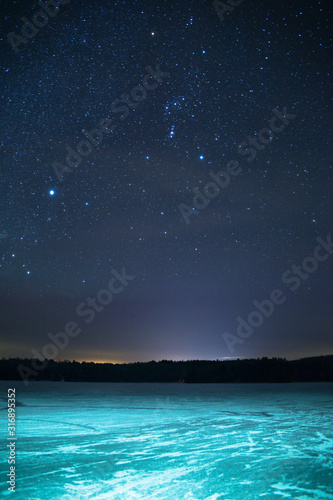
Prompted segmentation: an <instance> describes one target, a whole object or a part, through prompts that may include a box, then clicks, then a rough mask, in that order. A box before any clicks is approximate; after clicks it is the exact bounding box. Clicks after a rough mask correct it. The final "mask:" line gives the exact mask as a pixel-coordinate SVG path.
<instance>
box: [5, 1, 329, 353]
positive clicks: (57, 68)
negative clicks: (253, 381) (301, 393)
mask: <svg viewBox="0 0 333 500" xmlns="http://www.w3.org/2000/svg"><path fill="white" fill-rule="evenodd" d="M0 9H1V16H0V17H1V33H2V35H1V39H0V51H1V54H0V55H1V66H0V70H1V84H2V88H1V97H2V99H1V103H0V106H1V116H2V130H1V142H0V147H1V184H0V189H1V194H0V203H1V212H0V214H1V215H0V217H1V221H0V223H1V226H0V236H1V238H0V255H1V276H2V279H1V282H0V295H1V325H2V326H1V330H0V335H1V347H2V349H1V351H2V355H3V356H7V357H9V356H26V357H31V356H32V351H31V350H32V349H36V350H37V352H39V353H40V352H42V350H43V348H44V347H45V345H46V344H48V343H50V337H49V336H48V334H49V333H53V334H56V333H57V332H60V331H64V329H65V325H67V323H68V322H70V321H72V322H75V323H76V324H77V325H78V327H79V328H80V333H79V334H77V335H76V336H73V337H71V338H70V341H69V342H68V344H67V345H66V347H65V348H61V349H60V348H59V349H58V351H59V352H58V353H57V354H56V355H55V356H54V357H56V358H59V359H76V360H107V361H123V362H127V361H146V360H151V359H155V360H159V359H163V358H167V359H175V360H176V359H217V358H219V359H221V358H224V357H236V358H237V357H258V356H282V357H287V358H296V357H303V356H312V355H320V354H332V352H333V340H332V338H333V337H332V323H333V315H332V307H331V298H332V279H331V276H332V268H333V257H332V256H331V253H330V247H329V244H327V243H326V246H327V248H328V249H326V250H325V249H324V247H323V246H321V248H322V249H321V250H320V251H319V250H317V253H316V255H317V257H314V254H315V249H316V248H317V247H318V244H319V243H318V241H317V238H322V240H323V241H324V242H325V241H327V240H329V234H330V233H331V229H332V213H333V211H332V209H333V204H332V180H333V170H332V154H331V153H332V108H331V107H330V106H329V105H330V103H331V97H332V94H331V92H330V82H331V75H330V73H331V60H330V58H329V47H330V45H331V39H330V31H329V25H330V24H329V23H330V22H331V20H332V16H331V14H332V12H331V11H329V2H325V1H322V2H318V1H314V2H307V3H304V2H301V1H298V0H296V1H293V2H285V1H282V2H274V1H266V2H263V3H262V2H260V5H259V4H258V3H253V2H249V1H246V0H244V2H242V3H241V4H240V5H239V6H237V7H235V8H234V10H233V11H231V12H230V13H229V14H225V15H224V16H222V15H221V12H220V16H219V15H218V12H217V11H216V10H215V9H214V6H213V2H210V1H202V2H200V1H196V2H190V3H188V2H183V1H163V0H157V1H156V2H151V1H148V0H146V1H134V2H129V1H121V2H107V1H105V0H101V1H100V0H98V1H96V2H91V5H89V3H88V2H80V3H76V2H70V3H68V4H63V5H60V8H59V11H58V12H54V11H53V14H52V15H53V17H52V16H51V14H49V15H48V14H45V12H46V13H47V12H49V13H50V12H52V11H50V10H49V11H48V10H47V9H51V7H50V5H49V6H48V7H47V6H46V7H45V8H44V11H42V12H44V15H39V17H38V16H37V17H36V13H37V12H38V11H41V7H39V6H38V4H37V2H30V1H3V2H2V3H1V7H0ZM34 16H35V17H34ZM222 17H223V19H222ZM22 18H24V19H23V20H22ZM33 19H34V20H35V21H36V23H37V24H38V23H39V25H42V24H45V26H41V27H39V28H33V27H32V28H31V24H30V32H29V28H25V31H24V33H25V34H27V33H28V36H30V39H27V38H25V39H23V41H22V38H21V39H20V38H18V36H22V32H21V31H22V24H23V23H26V21H28V24H29V23H31V22H32V20H33ZM37 29H38V32H37ZM31 30H34V31H31ZM9 33H12V35H10V38H8V36H7V35H8V34H9ZM13 33H14V34H15V35H13ZM24 40H25V42H24ZM11 43H12V44H13V45H15V47H12V46H11ZM149 68H150V69H149ZM156 68H157V76H156ZM160 72H162V75H160V76H159V73H160ZM154 74H155V76H154ZM148 76H149V77H150V78H148ZM281 116H282V118H281ZM274 117H276V119H275V120H273V118H274ZM278 117H280V118H278ZM106 119H108V121H106ZM101 125H103V126H104V127H106V128H104V133H103V136H102V135H101V132H100V133H99V134H98V133H97V132H95V133H94V134H93V137H91V136H90V137H89V136H87V134H85V133H84V131H86V132H91V131H92V130H94V129H96V128H97V129H99V130H101ZM107 127H110V128H109V129H108V128H107ZM111 128H113V131H111ZM106 132H107V133H106ZM89 138H90V142H88V143H87V142H85V143H82V141H87V140H88V139H89ZM91 143H93V144H91ZM240 145H241V147H239V146H240ZM73 151H74V152H73ZM68 152H71V155H69V157H68V158H67V163H66V156H67V155H68ZM229 162H233V163H229ZM236 162H238V163H236ZM75 165H77V166H75ZM221 171H224V172H226V173H224V174H221V175H220V177H219V179H216V177H215V185H214V184H211V185H210V187H206V185H207V183H212V182H213V176H214V174H215V175H216V174H217V173H219V172H221ZM228 172H229V173H228ZM218 181H219V182H220V187H219V192H218V191H217V184H216V182H218ZM196 189H198V190H199V192H200V193H201V194H200V195H199V197H197V198H196V199H195V200H193V197H194V194H195V193H196V194H198V191H193V190H196ZM205 189H206V191H205V193H206V196H204V194H203V193H204V190H205ZM207 196H208V197H209V196H211V198H210V200H209V198H207ZM200 204H201V205H200ZM184 214H185V217H183V215H184ZM186 214H187V215H186ZM332 252H333V250H332ZM326 257H327V258H326ZM308 258H310V259H308ZM304 259H307V260H306V261H304ZM320 259H321V260H320ZM293 266H302V267H303V270H302V269H301V270H300V269H298V270H297V268H295V267H294V268H293ZM304 266H305V268H306V269H307V270H308V272H306V271H304ZM123 268H125V271H124V272H123V276H124V275H129V276H131V277H134V276H135V278H134V279H129V280H128V284H126V285H124V283H122V281H121V280H120V279H119V278H118V279H117V278H115V275H114V274H112V271H116V272H118V273H120V274H122V269H123ZM288 272H289V274H288ZM297 274H298V277H295V276H296V275H297ZM305 275H307V276H308V277H305ZM282 276H284V278H283V277H282ZM122 279H123V281H124V278H122ZM297 279H298V281H299V283H298V286H297ZM110 280H113V281H112V282H111V281H110ZM288 280H289V281H288ZM109 284H110V287H111V288H109V290H111V289H112V287H113V290H114V292H113V296H112V301H111V302H110V303H107V302H108V301H110V300H111V296H110V294H111V291H109V292H101V290H107V289H108V285H109ZM291 287H293V288H294V290H293V289H291ZM275 289H279V290H281V297H282V298H281V297H280V299H281V303H280V304H277V303H276V304H275V305H274V311H273V312H272V308H270V306H269V304H268V305H267V303H266V316H267V317H265V315H264V313H263V312H261V313H260V314H261V315H262V320H261V319H260V315H258V313H257V314H256V315H252V316H251V317H250V318H251V321H253V322H254V323H255V322H256V321H257V323H258V326H255V327H253V328H252V330H253V332H251V325H249V327H248V328H247V327H243V330H242V331H241V332H243V337H241V336H239V335H237V332H236V328H237V325H238V324H239V322H240V321H241V320H240V319H239V317H242V318H243V319H244V320H247V318H248V316H249V315H250V314H251V313H252V312H253V311H254V310H255V306H254V305H253V302H254V301H258V302H259V303H262V301H264V300H267V299H270V296H271V294H272V292H273V290H275ZM115 290H117V293H116V292H115ZM89 297H90V299H89ZM96 297H98V299H96V300H97V302H94V298H96ZM274 297H275V296H274ZM276 297H277V296H276ZM101 301H102V302H103V301H104V304H105V305H104V306H102V305H101ZM282 302H283V303H282ZM88 303H89V304H90V305H89V304H88ZM78 307H79V310H78V309H77V308H78ZM88 309H90V311H92V312H90V313H89V312H87V310H88ZM257 311H258V308H257ZM237 318H238V319H237ZM89 319H90V320H91V321H90V322H87V321H86V320H89ZM226 332H228V333H229V334H230V335H233V336H236V335H237V338H238V340H237V341H236V340H235V337H228V338H229V346H230V339H233V340H231V344H232V347H231V348H230V349H229V348H228V345H227V342H226V336H225V335H224V334H225V333H226ZM240 340H241V341H240ZM48 352H49V353H50V352H51V351H48ZM51 357H52V356H51Z"/></svg>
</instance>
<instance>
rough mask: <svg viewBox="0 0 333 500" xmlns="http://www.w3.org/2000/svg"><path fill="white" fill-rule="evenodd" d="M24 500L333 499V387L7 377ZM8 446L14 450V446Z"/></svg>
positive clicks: (4, 463)
mask: <svg viewBox="0 0 333 500" xmlns="http://www.w3.org/2000/svg"><path fill="white" fill-rule="evenodd" d="M0 387H1V398H2V399H1V406H0V407H1V413H2V417H5V418H2V419H1V435H2V436H5V438H7V436H8V431H7V419H6V411H5V408H6V406H7V389H8V388H9V387H15V388H16V400H17V407H16V419H17V421H16V426H17V429H16V437H17V441H16V479H17V482H16V493H15V494H13V493H11V492H9V491H8V490H7V488H8V484H6V480H7V479H6V474H7V473H8V472H9V465H8V463H7V459H8V455H9V452H6V451H5V453H3V449H4V447H3V448H2V452H1V457H2V458H1V472H2V474H1V495H2V496H4V497H7V495H8V497H9V498H10V497H12V498H15V499H24V500H35V499H36V500H37V499H38V500H49V499H52V500H72V499H73V500H74V499H75V500H81V499H82V500H83V499H87V498H88V499H107V500H132V499H140V500H141V499H142V500H149V499H156V500H177V499H179V500H218V499H223V500H247V499H248V500H258V499H265V500H271V499H273V498H274V499H275V498H276V499H288V498H290V499H300V500H303V499H304V500H305V499H331V500H332V499H333V418H332V415H333V384H332V383H326V384H325V383H317V384H285V385H284V384H246V385H245V384H198V385H187V384H120V383H119V384H112V383H92V384H87V383H69V382H64V383H56V382H31V383H30V384H29V386H28V387H27V388H25V387H24V385H23V383H20V382H4V381H1V382H0ZM7 450H8V448H7Z"/></svg>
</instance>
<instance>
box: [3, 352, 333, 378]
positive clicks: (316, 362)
mask: <svg viewBox="0 0 333 500" xmlns="http://www.w3.org/2000/svg"><path fill="white" fill-rule="evenodd" d="M32 361H33V360H31V359H21V358H10V359H6V358H2V359H1V360H0V379H1V380H21V376H20V373H19V371H18V366H19V365H25V366H31V362H32ZM32 380H49V381H65V382H184V383H192V384H193V383H235V382H239V383H250V382H251V383H253V382H333V355H330V356H318V357H312V358H303V359H298V360H293V361H287V360H286V359H282V358H271V359H268V358H266V357H264V358H260V359H259V358H257V359H237V360H224V361H219V360H216V361H202V360H192V361H170V360H162V361H158V362H157V361H149V362H136V363H126V364H113V363H93V362H84V361H83V362H78V361H54V360H52V359H50V360H48V363H47V366H46V367H45V368H44V369H43V370H41V371H40V372H39V373H38V374H36V375H35V376H34V375H33V376H30V378H29V381H32Z"/></svg>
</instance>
